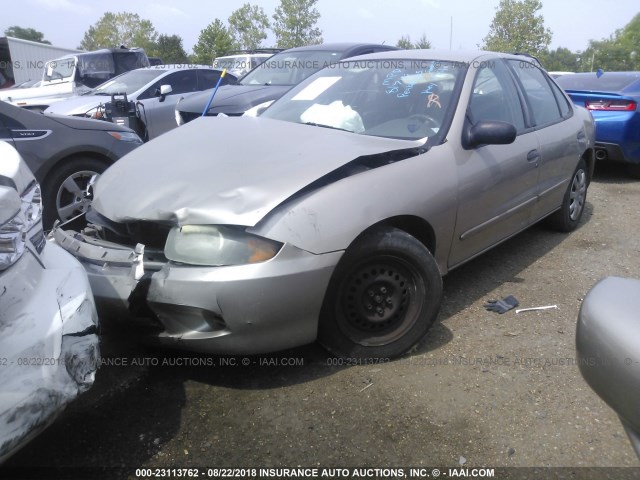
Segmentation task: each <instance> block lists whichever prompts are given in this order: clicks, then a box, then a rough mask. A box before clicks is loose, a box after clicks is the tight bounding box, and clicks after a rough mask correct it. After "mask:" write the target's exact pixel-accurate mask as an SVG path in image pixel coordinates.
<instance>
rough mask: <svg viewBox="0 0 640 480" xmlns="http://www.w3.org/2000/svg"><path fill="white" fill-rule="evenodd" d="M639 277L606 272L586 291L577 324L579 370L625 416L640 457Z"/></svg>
mask: <svg viewBox="0 0 640 480" xmlns="http://www.w3.org/2000/svg"><path fill="white" fill-rule="evenodd" d="M638 311H640V280H633V279H628V278H619V277H607V278H605V279H604V280H601V281H600V282H598V283H597V284H596V285H595V286H594V287H592V288H591V290H590V291H589V293H587V295H586V296H585V298H584V300H583V302H582V306H581V307H580V313H579V315H578V325H577V329H576V350H577V360H578V366H579V368H580V373H582V376H583V377H584V379H585V380H586V381H587V383H588V384H589V386H590V387H591V388H592V389H593V390H594V391H595V392H596V393H597V394H598V395H599V396H600V398H602V399H603V400H604V401H605V402H606V403H607V404H608V405H609V406H610V407H611V408H613V409H614V410H615V412H616V413H617V414H618V416H619V417H620V420H621V421H622V425H623V426H624V428H625V430H626V431H627V434H628V435H629V439H630V440H631V444H632V445H633V448H634V449H635V451H636V454H637V455H638V458H640V319H639V318H638V313H637V312H638Z"/></svg>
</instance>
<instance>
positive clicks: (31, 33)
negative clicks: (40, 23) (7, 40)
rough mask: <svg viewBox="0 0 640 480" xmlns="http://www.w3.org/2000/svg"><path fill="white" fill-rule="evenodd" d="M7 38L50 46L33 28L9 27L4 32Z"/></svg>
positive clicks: (41, 34)
mask: <svg viewBox="0 0 640 480" xmlns="http://www.w3.org/2000/svg"><path fill="white" fill-rule="evenodd" d="M4 34H5V35H6V36H7V37H14V38H21V39H23V40H31V41H32V42H40V43H46V44H47V45H51V42H50V41H49V40H45V39H44V33H42V32H39V31H38V30H35V29H33V28H22V27H19V26H17V25H14V26H13V27H9V28H7V29H6V30H5V31H4Z"/></svg>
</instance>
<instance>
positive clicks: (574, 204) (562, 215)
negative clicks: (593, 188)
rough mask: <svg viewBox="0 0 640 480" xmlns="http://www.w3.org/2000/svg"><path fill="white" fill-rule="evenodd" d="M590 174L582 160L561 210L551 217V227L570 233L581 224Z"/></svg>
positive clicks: (572, 178)
mask: <svg viewBox="0 0 640 480" xmlns="http://www.w3.org/2000/svg"><path fill="white" fill-rule="evenodd" d="M588 185H589V174H588V173H587V164H586V162H585V161H584V160H582V159H580V161H579V162H578V166H577V167H576V170H575V171H574V172H573V176H572V177H571V181H570V182H569V186H568V187H567V191H566V192H565V194H564V199H563V200H562V206H561V207H560V210H558V211H557V212H555V213H553V214H552V215H551V216H550V217H549V225H550V226H551V227H552V228H554V229H555V230H559V231H561V232H570V231H572V230H575V228H576V227H577V226H578V224H579V223H580V219H581V218H582V214H583V213H584V205H585V202H586V200H587V187H588Z"/></svg>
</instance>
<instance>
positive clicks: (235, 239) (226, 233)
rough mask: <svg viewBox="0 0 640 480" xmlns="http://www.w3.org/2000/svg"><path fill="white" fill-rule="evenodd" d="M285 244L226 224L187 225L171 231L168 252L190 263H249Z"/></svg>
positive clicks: (208, 264) (174, 259)
mask: <svg viewBox="0 0 640 480" xmlns="http://www.w3.org/2000/svg"><path fill="white" fill-rule="evenodd" d="M280 248H282V244H281V243H278V242H274V241H273V240H269V239H266V238H262V237H258V236H257V235H252V234H250V233H247V232H245V231H244V230H242V229H241V228H236V227H230V226H224V225H185V226H183V227H174V228H172V229H171V231H170V232H169V236H168V237H167V243H166V244H165V247H164V254H165V256H166V257H167V258H168V259H169V260H173V261H174V262H180V263H187V264H190V265H207V266H223V265H245V264H249V263H258V262H264V261H266V260H269V259H271V258H273V257H275V255H276V254H277V253H278V252H279V251H280Z"/></svg>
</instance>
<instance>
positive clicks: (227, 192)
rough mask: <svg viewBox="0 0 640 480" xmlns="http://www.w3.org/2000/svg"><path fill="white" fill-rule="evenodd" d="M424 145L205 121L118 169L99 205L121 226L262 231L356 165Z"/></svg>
mask: <svg viewBox="0 0 640 480" xmlns="http://www.w3.org/2000/svg"><path fill="white" fill-rule="evenodd" d="M419 145H420V142H410V141H404V140H394V139H386V138H379V137H371V136H365V135H358V134H354V133H349V132H344V131H341V130H332V129H328V128H322V127H314V126H309V125H301V124H295V123H290V122H283V121H279V120H271V119H267V118H254V117H203V118H199V119H197V120H194V121H193V122H190V123H188V124H186V125H184V126H182V127H179V128H177V129H175V130H172V131H170V132H168V133H166V134H164V135H162V136H160V137H158V138H156V139H154V140H153V141H151V142H149V143H147V144H145V145H143V146H141V147H139V148H137V149H136V150H134V151H133V152H131V153H129V154H128V155H126V156H125V157H123V158H122V159H120V160H119V161H118V162H116V163H115V164H114V165H113V166H111V167H110V168H109V169H108V170H107V171H106V172H105V173H104V174H103V175H102V176H101V177H100V180H99V181H98V182H97V184H96V186H95V199H94V201H93V208H94V209H95V210H96V211H97V212H98V213H100V214H102V215H104V216H106V217H107V218H109V219H111V220H113V221H116V222H127V221H134V220H150V221H163V222H171V223H173V224H178V225H185V224H227V225H245V226H254V225H255V224H256V223H258V222H259V221H260V220H261V219H262V218H263V217H264V216H265V215H266V214H267V213H269V212H270V211H271V210H272V209H273V208H275V207H276V206H277V205H279V204H280V203H282V202H283V201H284V200H286V199H287V198H289V197H290V196H291V195H293V194H294V193H296V192H298V191H299V190H300V189H302V188H304V187H306V186H307V185H309V184H310V183H311V182H313V181H314V180H317V179H318V178H320V177H322V176H324V175H326V174H327V173H329V172H331V171H333V170H335V169H336V168H338V167H340V166H342V165H344V164H346V163H348V162H350V161H351V160H354V159H356V158H358V157H360V156H362V155H372V154H376V153H384V152H388V151H391V150H399V149H403V148H410V147H416V146H419Z"/></svg>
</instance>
